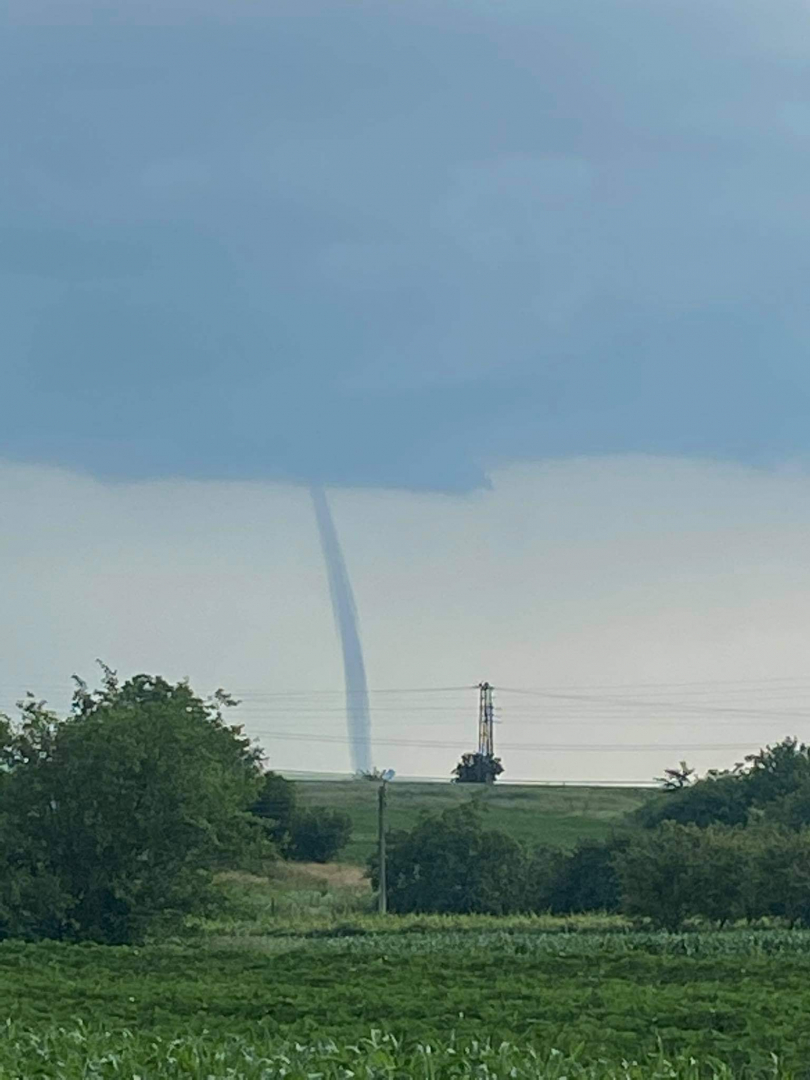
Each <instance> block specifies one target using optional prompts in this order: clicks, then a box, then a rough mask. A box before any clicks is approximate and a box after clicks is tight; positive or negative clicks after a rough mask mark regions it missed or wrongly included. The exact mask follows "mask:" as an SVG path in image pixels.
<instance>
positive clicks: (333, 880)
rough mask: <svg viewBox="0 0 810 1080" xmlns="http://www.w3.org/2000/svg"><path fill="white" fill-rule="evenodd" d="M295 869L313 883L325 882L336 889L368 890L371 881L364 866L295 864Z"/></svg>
mask: <svg viewBox="0 0 810 1080" xmlns="http://www.w3.org/2000/svg"><path fill="white" fill-rule="evenodd" d="M295 869H296V870H298V871H300V873H301V874H302V875H304V876H306V877H309V878H311V879H312V880H313V881H325V882H326V883H327V884H328V885H331V886H332V887H333V888H335V889H367V888H369V880H368V878H367V877H366V876H365V874H364V871H363V867H362V866H347V865H346V864H344V863H303V862H302V863H295Z"/></svg>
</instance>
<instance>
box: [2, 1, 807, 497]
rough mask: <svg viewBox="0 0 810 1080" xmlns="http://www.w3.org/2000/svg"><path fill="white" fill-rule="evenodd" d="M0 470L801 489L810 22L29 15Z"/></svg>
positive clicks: (224, 9) (8, 201)
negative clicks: (747, 483) (666, 472)
mask: <svg viewBox="0 0 810 1080" xmlns="http://www.w3.org/2000/svg"><path fill="white" fill-rule="evenodd" d="M7 10H8V13H9V17H10V24H11V25H10V27H9V32H7V33H5V34H3V36H2V46H0V49H1V50H2V55H0V69H1V70H2V80H3V83H4V86H3V95H4V100H5V101H7V102H8V101H13V105H14V107H13V108H11V109H8V108H7V109H5V110H4V118H3V128H4V130H3V131H2V140H0V144H1V145H2V147H3V149H2V152H1V153H2V162H1V163H0V164H1V165H2V168H0V214H1V215H2V229H3V234H4V237H3V243H2V249H1V250H0V273H2V283H1V285H2V287H1V288H0V296H1V297H2V305H3V310H2V312H1V313H0V316H1V317H0V325H2V327H3V338H4V344H3V350H2V360H0V364H2V368H3V387H4V393H3V405H4V410H3V426H2V439H1V440H0V456H3V457H5V458H6V459H10V460H14V461H20V462H32V463H43V464H56V465H59V466H63V467H67V468H69V469H73V470H78V471H86V472H89V473H91V474H93V475H95V476H96V477H99V478H102V479H155V478H158V479H159V478H166V477H184V478H196V479H274V480H293V481H311V480H317V481H322V482H325V483H329V484H335V485H366V486H375V487H406V488H412V489H438V490H445V491H464V490H469V489H472V488H475V487H476V486H478V485H480V484H482V483H485V482H486V478H487V475H488V473H489V472H490V470H492V469H493V468H497V467H502V466H504V465H508V464H509V463H510V462H515V461H542V460H544V459H547V458H560V457H566V456H572V455H589V456H599V455H606V454H617V453H628V452H632V453H639V452H641V453H649V454H659V455H661V454H662V455H674V456H679V457H690V456H691V457H700V458H715V459H721V460H725V461H729V462H732V463H740V464H743V465H749V464H754V465H760V464H773V463H776V462H780V461H783V460H798V461H804V460H805V459H806V457H807V454H808V449H810V427H808V424H807V415H808V394H810V365H808V363H807V355H808V342H809V340H810V338H809V335H808V319H807V303H806V292H807V277H808V264H809V263H810V212H809V211H810V194H808V192H809V190H810V189H808V184H807V177H808V175H810V104H808V102H810V64H808V53H810V45H808V41H810V35H809V34H808V31H810V13H808V10H807V8H806V6H805V5H804V4H802V3H799V2H798V0H785V2H784V3H781V4H779V5H778V6H774V5H766V4H763V3H761V2H760V0H756V2H753V0H750V2H749V0H733V2H732V0H677V2H675V0H671V2H657V3H650V2H649V0H645V2H643V3H642V2H640V0H577V2H572V0H564V2H562V0H548V2H540V0H533V2H531V3H529V2H524V0H502V2H500V3H497V4H496V3H486V2H484V0H466V2H464V3H462V2H460V0H429V2H428V0H408V2H407V3H405V2H392V0H373V2H371V0H295V2H294V3H293V2H288V0H273V2H272V3H271V2H261V3H260V2H251V3H248V2H246V0H230V2H229V3H228V4H227V5H224V4H221V3H217V4H214V3H213V2H212V3H208V2H207V0H200V2H198V3H193V4H192V3H189V2H181V0H161V3H160V5H150V4H146V3H137V4H136V3H134V2H130V3H128V2H126V0H115V2H114V3H113V2H109V3H102V2H97V3H94V2H92V0H73V2H67V0H59V2H58V3H57V2H55V0H54V2H51V0H10V2H9V3H8V5H7Z"/></svg>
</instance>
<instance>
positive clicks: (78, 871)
mask: <svg viewBox="0 0 810 1080" xmlns="http://www.w3.org/2000/svg"><path fill="white" fill-rule="evenodd" d="M231 703H232V702H231V699H229V698H228V697H227V695H225V694H218V695H217V696H216V698H215V700H214V701H211V702H205V701H203V700H202V699H200V698H199V697H197V696H196V695H195V694H194V693H193V692H192V690H191V689H190V687H189V686H188V685H187V684H186V683H182V682H181V683H177V684H171V683H169V682H167V681H165V680H164V679H162V678H160V677H153V676H149V675H138V676H135V677H134V678H132V679H130V680H128V681H127V682H124V683H119V681H118V679H117V677H116V675H115V673H114V672H112V671H111V670H109V669H107V668H105V669H104V678H103V682H102V686H101V688H100V689H99V690H96V691H91V690H90V689H88V687H87V686H86V684H84V683H83V682H81V681H77V689H76V693H75V696H74V702H73V710H72V713H71V715H70V716H69V717H68V718H67V719H62V720H60V719H58V718H57V717H55V716H54V715H53V714H52V713H49V712H48V711H47V710H45V709H44V707H43V706H42V705H41V703H37V702H35V701H34V700H33V699H29V700H28V701H26V702H25V703H24V704H23V710H22V717H21V720H20V722H19V723H17V724H13V723H11V722H10V721H8V720H6V721H5V723H4V725H3V730H2V735H3V738H4V740H5V745H4V747H3V750H2V757H3V760H4V761H5V762H6V772H5V775H4V777H3V782H2V784H0V858H2V861H3V864H4V866H5V868H6V871H7V872H6V875H4V885H3V892H2V897H1V898H0V909H2V912H4V913H5V914H4V915H3V918H4V919H5V920H6V924H7V927H8V931H9V932H12V933H22V934H29V935H32V936H40V935H46V936H54V937H77V938H89V939H93V940H98V941H108V942H126V941H133V940H137V939H139V938H141V937H142V936H143V934H144V933H145V932H146V930H147V929H148V927H149V926H150V925H152V924H153V923H154V922H155V921H156V920H179V919H181V918H182V917H184V916H185V915H186V914H188V913H190V912H193V911H197V910H201V909H202V908H203V907H204V906H205V905H206V903H207V902H209V901H210V899H211V897H212V892H211V882H212V868H213V867H214V866H215V865H216V864H217V863H221V862H223V861H226V860H231V859H234V858H239V856H240V854H243V853H245V852H246V851H248V850H249V849H251V848H252V849H253V850H257V849H258V847H260V846H261V835H260V831H259V830H257V829H256V827H255V824H252V823H255V819H254V818H252V817H251V815H249V814H248V813H247V810H248V808H249V807H250V805H251V804H252V803H253V802H254V801H255V799H256V797H257V794H258V790H259V784H260V770H259V753H258V751H257V750H256V749H254V748H253V747H251V745H250V742H249V740H248V739H247V738H245V737H244V736H243V734H242V732H241V729H240V728H238V727H234V726H230V725H228V724H227V723H226V722H225V719H224V709H225V708H226V707H227V706H228V705H229V704H231ZM37 883H38V884H37ZM37 887H40V888H42V889H43V891H44V893H47V894H48V896H49V897H50V899H49V900H48V901H47V904H45V903H43V904H38V905H36V906H35V908H34V910H33V911H31V910H29V909H28V908H27V906H26V897H29V896H30V894H31V892H32V891H33V890H35V889H36V888H37ZM48 908H50V912H51V913H50V921H48V919H46V918H45V915H46V914H47V909H48ZM2 912H0V914H2Z"/></svg>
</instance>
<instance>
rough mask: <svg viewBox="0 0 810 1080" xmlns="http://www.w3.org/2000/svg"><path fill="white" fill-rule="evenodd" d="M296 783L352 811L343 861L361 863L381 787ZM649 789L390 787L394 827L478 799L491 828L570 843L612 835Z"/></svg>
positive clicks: (306, 797) (373, 830) (301, 793)
mask: <svg viewBox="0 0 810 1080" xmlns="http://www.w3.org/2000/svg"><path fill="white" fill-rule="evenodd" d="M296 788H297V793H298V799H299V803H300V805H302V806H313V805H320V806H331V807H334V808H336V809H339V810H345V811H346V812H347V813H349V814H350V816H351V818H352V822H353V825H354V831H353V835H352V839H351V842H350V843H349V846H348V847H347V848H346V849H345V851H344V852H343V854H342V855H341V859H342V860H343V861H344V862H348V863H355V864H362V865H364V864H365V862H366V859H367V858H368V855H369V854H370V852H371V851H372V850H373V848H374V845H375V843H376V838H377V802H376V800H377V789H376V785H375V784H372V783H369V782H368V781H367V780H343V781H339V780H298V781H296ZM651 794H652V793H651V792H650V790H649V789H643V788H599V787H545V786H543V787H540V786H521V785H518V784H501V785H498V784H495V785H493V786H492V787H484V788H478V787H477V786H476V788H475V790H474V791H473V790H471V786H470V785H458V784H451V783H447V784H439V783H415V782H414V783H412V782H409V781H394V782H393V783H392V784H391V785H390V786H389V788H388V822H389V827H390V828H391V829H400V828H401V829H407V828H410V827H411V826H413V825H414V824H415V823H416V821H417V820H418V818H419V815H420V814H421V813H422V812H423V811H429V812H440V811H442V810H445V809H447V808H448V807H451V806H458V805H459V804H461V803H464V802H467V801H469V800H470V799H473V798H474V799H476V800H478V801H479V802H480V804H481V805H482V806H483V808H484V810H485V816H486V822H487V824H488V825H489V826H490V827H491V828H497V829H502V830H503V831H504V832H507V833H509V835H511V836H513V837H514V838H515V839H516V840H520V841H522V842H524V843H527V844H529V845H532V844H539V843H547V844H553V845H555V846H558V847H565V848H570V847H573V846H574V844H576V842H577V841H578V840H581V839H602V838H604V837H607V836H610V835H611V833H612V832H613V831H614V830H615V829H616V828H617V827H620V826H621V824H622V821H623V819H624V818H625V817H626V816H627V814H629V813H630V812H631V811H632V810H635V809H636V808H637V807H638V806H640V805H641V804H642V803H643V802H644V801H645V800H646V799H648V798H650V797H651Z"/></svg>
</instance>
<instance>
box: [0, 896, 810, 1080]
mask: <svg viewBox="0 0 810 1080" xmlns="http://www.w3.org/2000/svg"><path fill="white" fill-rule="evenodd" d="M306 925H307V922H306V920H305V921H304V922H301V923H300V924H299V925H292V924H291V923H290V921H289V920H287V919H286V918H279V917H278V916H276V921H275V924H271V919H270V917H269V916H268V918H267V920H266V921H265V922H264V924H263V925H261V926H260V927H257V928H256V932H255V933H250V932H248V931H247V928H246V927H243V928H242V932H230V933H228V932H225V927H224V926H223V923H222V921H221V920H220V921H217V922H214V923H212V924H211V925H210V926H201V927H200V928H199V929H198V931H197V932H196V934H195V935H194V936H193V937H192V938H190V939H188V940H185V941H177V942H175V943H165V944H159V945H151V946H146V947H143V948H134V947H120V948H113V947H102V946H90V945H86V946H77V945H66V944H59V943H40V944H24V943H20V942H4V943H2V944H0V1015H2V1016H3V1017H5V1018H7V1022H6V1026H5V1027H4V1028H3V1030H2V1038H0V1077H3V1078H5V1077H26V1078H27V1077H53V1078H56V1077H61V1078H65V1080H73V1078H78V1077H82V1078H86V1077H128V1078H131V1077H135V1076H140V1077H143V1078H144V1080H145V1078H147V1077H178V1078H179V1077H181V1076H182V1077H190V1078H197V1077H199V1078H201V1077H206V1078H211V1077H217V1078H219V1077H222V1078H225V1077H232V1078H235V1077H245V1078H254V1077H255V1078H259V1077H262V1078H270V1077H287V1078H292V1080H294V1078H302V1080H303V1078H305V1077H306V1078H315V1077H318V1078H323V1080H331V1078H338V1077H339V1078H342V1080H348V1078H349V1077H357V1078H372V1077H373V1078H382V1077H398V1078H402V1080H407V1078H411V1077H413V1078H422V1077H424V1078H425V1080H427V1078H431V1080H443V1078H445V1077H446V1078H448V1080H449V1078H450V1077H478V1078H482V1080H483V1078H493V1080H494V1078H496V1077H497V1078H506V1077H514V1078H517V1080H520V1078H521V1077H527V1078H528V1077H549V1078H557V1080H562V1078H563V1077H568V1078H576V1077H581V1078H583V1080H584V1078H593V1080H607V1078H608V1077H634V1078H635V1077H638V1078H639V1080H640V1078H653V1077H662V1078H663V1077H683V1078H687V1077H689V1078H695V1080H697V1078H698V1077H728V1078H731V1077H757V1078H759V1077H762V1078H764V1077H781V1078H787V1077H806V1076H808V1075H810V1064H809V1063H810V1027H808V1025H807V1024H806V1017H807V1015H808V1014H810V932H805V931H787V930H779V931H777V930H761V931H743V930H736V929H735V930H730V931H724V932H705V933H702V932H692V933H684V934H679V935H671V934H670V935H668V934H658V933H649V932H646V933H645V932H638V931H633V930H630V929H628V928H627V927H623V926H622V925H621V924H620V923H619V922H617V921H615V920H614V921H610V920H604V919H603V920H601V921H600V920H599V919H591V920H588V921H583V922H581V923H579V922H577V921H571V920H553V919H550V918H548V917H545V918H538V919H532V918H527V917H524V918H520V919H497V920H495V919H486V918H484V917H458V918H449V919H441V918H438V917H433V918H431V919H427V920H421V921H420V920H418V919H416V918H410V919H396V918H394V917H391V918H389V919H386V920H383V921H380V920H378V919H375V918H373V917H371V916H364V915H362V914H358V915H355V916H353V917H350V918H347V919H342V918H341V917H339V916H336V915H335V914H334V913H332V914H328V915H327V914H324V915H322V917H321V918H320V919H319V918H316V917H314V916H310V918H309V920H308V926H309V928H308V929H307V928H305V926H306Z"/></svg>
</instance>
